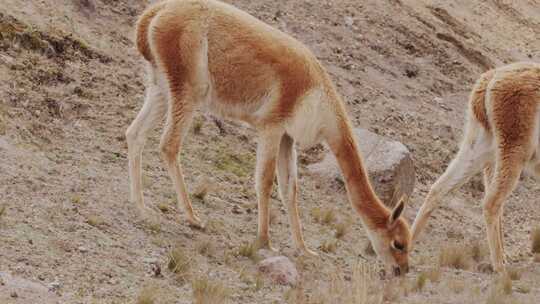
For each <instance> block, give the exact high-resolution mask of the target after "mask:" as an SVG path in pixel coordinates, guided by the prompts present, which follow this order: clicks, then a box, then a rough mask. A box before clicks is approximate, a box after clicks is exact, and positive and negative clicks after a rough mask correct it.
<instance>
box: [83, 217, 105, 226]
mask: <svg viewBox="0 0 540 304" xmlns="http://www.w3.org/2000/svg"><path fill="white" fill-rule="evenodd" d="M86 223H88V225H90V226H94V227H98V226H100V225H103V223H104V221H103V219H102V218H100V217H99V216H97V215H90V216H88V217H87V218H86Z"/></svg>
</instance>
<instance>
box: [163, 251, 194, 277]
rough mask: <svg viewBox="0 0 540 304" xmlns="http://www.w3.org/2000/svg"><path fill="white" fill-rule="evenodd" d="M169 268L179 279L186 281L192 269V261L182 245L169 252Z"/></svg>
mask: <svg viewBox="0 0 540 304" xmlns="http://www.w3.org/2000/svg"><path fill="white" fill-rule="evenodd" d="M167 268H168V269H169V270H170V271H171V272H173V273H175V274H176V275H177V276H178V278H180V279H185V278H186V277H187V276H188V275H189V271H190V269H191V259H190V258H189V257H188V255H186V253H185V252H184V250H183V249H182V247H180V245H176V246H175V247H174V248H173V249H171V251H169V263H168V264H167Z"/></svg>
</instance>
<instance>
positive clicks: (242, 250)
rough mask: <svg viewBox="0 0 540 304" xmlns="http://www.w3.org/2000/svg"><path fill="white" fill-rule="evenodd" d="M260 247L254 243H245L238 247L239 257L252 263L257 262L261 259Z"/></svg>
mask: <svg viewBox="0 0 540 304" xmlns="http://www.w3.org/2000/svg"><path fill="white" fill-rule="evenodd" d="M257 249H258V246H257V245H256V244H253V243H244V244H242V245H240V247H238V251H237V253H238V255H239V256H243V257H247V258H249V259H250V260H252V261H254V262H255V261H257V260H258V259H259V256H258V254H257Z"/></svg>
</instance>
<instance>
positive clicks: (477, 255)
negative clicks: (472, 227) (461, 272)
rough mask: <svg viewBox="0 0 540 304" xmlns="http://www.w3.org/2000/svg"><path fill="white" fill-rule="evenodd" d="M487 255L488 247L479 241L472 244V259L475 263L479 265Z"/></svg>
mask: <svg viewBox="0 0 540 304" xmlns="http://www.w3.org/2000/svg"><path fill="white" fill-rule="evenodd" d="M486 254H487V251H486V247H485V246H484V245H483V244H482V243H480V242H479V241H478V240H476V241H474V242H473V243H472V244H471V258H472V259H473V260H474V261H475V262H477V263H479V262H481V261H482V260H483V259H484V257H485V256H486Z"/></svg>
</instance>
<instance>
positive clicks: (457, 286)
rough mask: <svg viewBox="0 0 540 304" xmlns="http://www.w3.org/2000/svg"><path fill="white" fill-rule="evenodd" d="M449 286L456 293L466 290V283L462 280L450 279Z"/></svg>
mask: <svg viewBox="0 0 540 304" xmlns="http://www.w3.org/2000/svg"><path fill="white" fill-rule="evenodd" d="M447 284H448V288H450V290H451V291H453V292H454V293H456V294H459V293H462V292H463V291H464V290H465V283H464V282H463V281H462V280H458V279H450V280H448V281H447Z"/></svg>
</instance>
